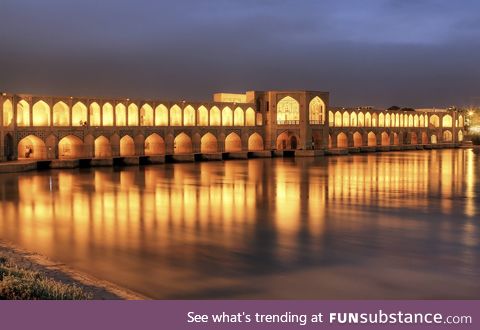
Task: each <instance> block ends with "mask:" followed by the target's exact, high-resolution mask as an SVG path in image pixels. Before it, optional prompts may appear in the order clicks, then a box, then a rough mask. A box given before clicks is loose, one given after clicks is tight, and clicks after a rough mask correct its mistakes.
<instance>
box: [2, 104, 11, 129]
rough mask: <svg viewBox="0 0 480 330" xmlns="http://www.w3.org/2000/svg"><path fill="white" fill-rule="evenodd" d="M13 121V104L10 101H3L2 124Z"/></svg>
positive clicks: (8, 124)
mask: <svg viewBox="0 0 480 330" xmlns="http://www.w3.org/2000/svg"><path fill="white" fill-rule="evenodd" d="M12 123H13V104H12V101H10V100H6V101H5V102H3V126H10V125H11V124H12Z"/></svg>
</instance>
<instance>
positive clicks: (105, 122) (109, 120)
mask: <svg viewBox="0 0 480 330" xmlns="http://www.w3.org/2000/svg"><path fill="white" fill-rule="evenodd" d="M102 111H103V114H102V126H113V106H112V105H111V104H110V103H108V102H107V103H105V104H104V105H103V107H102Z"/></svg>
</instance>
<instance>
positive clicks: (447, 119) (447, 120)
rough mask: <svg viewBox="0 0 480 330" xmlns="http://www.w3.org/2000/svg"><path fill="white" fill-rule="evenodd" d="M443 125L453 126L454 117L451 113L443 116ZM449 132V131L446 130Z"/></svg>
mask: <svg viewBox="0 0 480 330" xmlns="http://www.w3.org/2000/svg"><path fill="white" fill-rule="evenodd" d="M442 126H443V127H453V119H452V116H450V115H444V116H443V118H442ZM446 132H448V131H446Z"/></svg>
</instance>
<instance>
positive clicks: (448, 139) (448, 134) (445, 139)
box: [443, 130, 453, 142]
mask: <svg viewBox="0 0 480 330" xmlns="http://www.w3.org/2000/svg"><path fill="white" fill-rule="evenodd" d="M452 141H453V134H452V132H450V131H448V130H447V131H443V142H452Z"/></svg>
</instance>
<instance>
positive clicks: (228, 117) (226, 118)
mask: <svg viewBox="0 0 480 330" xmlns="http://www.w3.org/2000/svg"><path fill="white" fill-rule="evenodd" d="M232 125H233V113H232V109H230V108H229V107H225V108H223V110H222V126H232Z"/></svg>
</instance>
